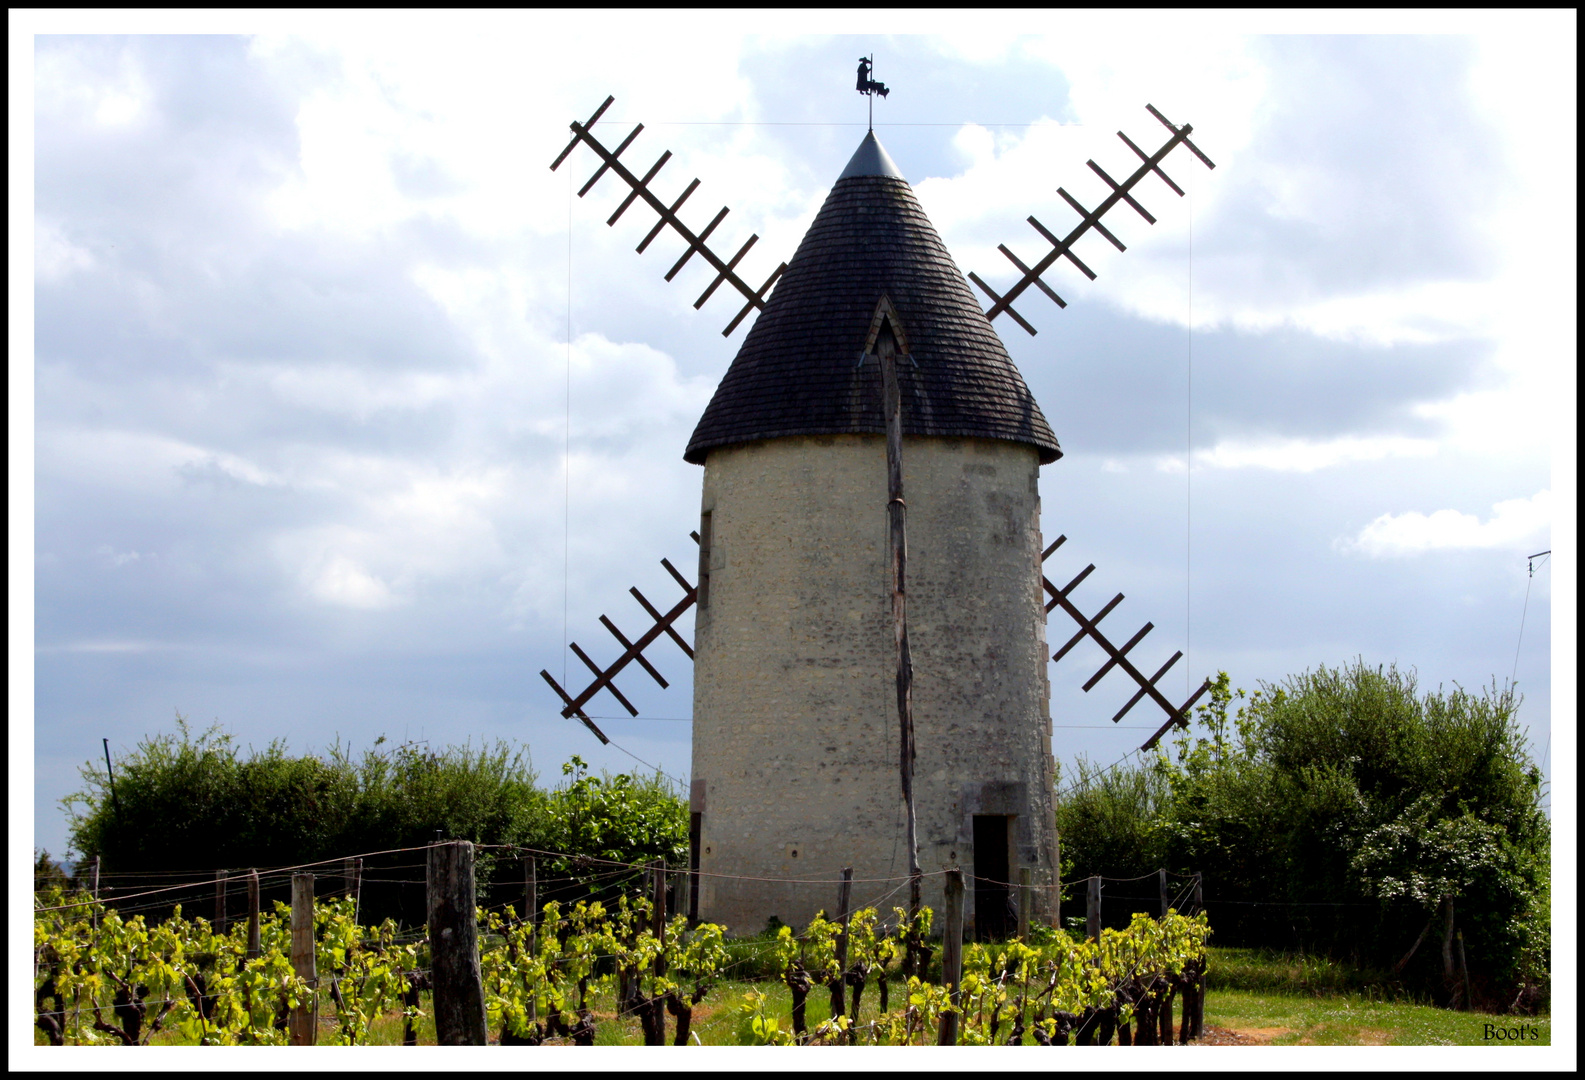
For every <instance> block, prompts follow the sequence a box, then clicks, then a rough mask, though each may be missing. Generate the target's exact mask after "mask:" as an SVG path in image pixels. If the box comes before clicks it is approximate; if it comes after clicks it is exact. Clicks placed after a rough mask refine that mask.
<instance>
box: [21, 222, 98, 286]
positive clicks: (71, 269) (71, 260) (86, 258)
mask: <svg viewBox="0 0 1585 1080" xmlns="http://www.w3.org/2000/svg"><path fill="white" fill-rule="evenodd" d="M93 267H94V257H93V255H92V253H90V252H89V251H88V250H87V249H86V248H83V247H79V246H78V245H76V244H74V243H72V242H71V241H70V240H68V239H66V236H65V234H64V233H62V232H61V230H60V229H59V227H57V226H56V225H54V224H52V223H50V222H47V221H35V222H34V224H33V276H34V278H35V279H36V280H38V281H44V282H56V281H60V280H61V279H63V278H65V277H68V276H70V275H71V274H73V273H75V272H77V271H79V270H91V269H93Z"/></svg>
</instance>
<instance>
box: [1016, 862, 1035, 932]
mask: <svg viewBox="0 0 1585 1080" xmlns="http://www.w3.org/2000/svg"><path fill="white" fill-rule="evenodd" d="M1033 876H1034V875H1033V872H1032V871H1031V870H1030V868H1029V867H1027V866H1020V867H1019V868H1018V940H1019V941H1022V942H1023V943H1024V944H1026V945H1027V944H1029V908H1030V905H1031V904H1033V903H1034V902H1035V896H1034V893H1035V890H1034V888H1033V886H1032V885H1031V879H1032V878H1033Z"/></svg>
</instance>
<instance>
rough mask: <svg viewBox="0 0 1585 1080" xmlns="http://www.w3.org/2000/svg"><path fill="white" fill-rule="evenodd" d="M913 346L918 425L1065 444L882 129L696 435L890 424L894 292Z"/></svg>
mask: <svg viewBox="0 0 1585 1080" xmlns="http://www.w3.org/2000/svg"><path fill="white" fill-rule="evenodd" d="M883 297H885V298H886V299H887V300H888V301H889V303H890V305H891V308H892V309H893V311H894V312H895V314H896V317H897V322H898V323H899V324H900V330H901V336H902V337H903V338H904V339H905V340H906V345H907V348H908V349H909V350H910V352H911V353H912V356H913V362H912V363H906V362H904V363H902V364H900V365H899V369H898V370H899V381H900V383H901V387H902V393H903V432H904V434H906V435H933V436H946V437H973V438H981V439H1005V440H1008V441H1011V442H1019V443H1025V444H1027V445H1030V446H1033V447H1035V448H1036V449H1037V450H1038V451H1039V454H1040V461H1041V463H1042V464H1045V463H1048V462H1052V461H1055V460H1056V459H1057V458H1058V457H1060V456H1061V455H1062V450H1061V448H1060V447H1059V446H1058V445H1057V438H1056V436H1055V435H1054V434H1052V431H1051V427H1050V425H1049V424H1047V423H1046V418H1045V416H1044V415H1042V414H1041V412H1040V406H1038V405H1036V404H1035V399H1034V396H1033V395H1031V394H1030V392H1029V387H1028V386H1026V385H1025V384H1024V379H1023V376H1022V375H1020V374H1019V373H1018V369H1017V367H1015V366H1014V365H1013V362H1012V359H1011V358H1010V357H1009V356H1008V355H1007V350H1006V348H1005V347H1003V345H1002V342H1001V339H1000V338H998V337H997V336H996V331H995V330H993V329H992V328H991V324H990V322H989V320H987V319H986V318H985V314H984V312H983V311H981V309H980V305H979V303H978V301H977V300H976V299H975V296H974V294H973V292H971V291H970V289H969V283H968V281H967V280H966V279H965V278H964V276H963V274H962V273H960V272H959V270H958V268H957V265H956V264H955V263H954V262H953V261H952V257H951V256H950V255H948V254H947V249H946V247H945V246H944V245H943V244H942V243H941V237H940V236H938V235H937V234H936V230H935V227H934V226H932V225H931V224H930V221H929V219H928V218H926V217H925V213H924V210H923V209H922V208H921V207H920V205H919V200H918V199H916V198H915V197H914V193H913V189H912V188H910V187H909V186H908V181H906V180H904V179H903V178H902V174H901V173H900V172H899V171H898V169H897V166H896V165H895V164H894V163H893V162H892V160H891V158H890V157H889V156H888V155H887V153H886V151H885V149H884V148H882V147H881V145H880V143H879V141H877V140H876V138H875V134H874V132H871V133H869V134H868V135H866V136H865V138H864V141H863V143H861V144H860V145H859V148H858V151H857V152H856V153H855V154H854V155H853V159H852V160H851V161H850V162H849V163H848V166H847V168H846V169H845V170H843V173H842V176H841V178H840V179H838V180H837V182H836V185H835V186H834V187H832V189H831V193H830V194H829V195H828V196H826V201H825V205H823V206H822V207H821V208H820V212H819V213H818V214H816V215H815V219H814V223H813V224H812V225H810V226H809V231H808V232H807V233H805V234H804V238H803V241H802V242H801V243H800V244H799V245H798V251H797V253H796V254H795V255H794V256H793V257H792V260H791V261H790V262H789V263H788V264H787V269H786V271H784V272H783V274H782V277H781V280H780V281H778V282H777V283H776V288H775V290H774V291H773V292H772V293H771V296H770V299H768V300H767V301H766V303H765V309H764V310H763V311H762V312H760V315H759V318H758V319H757V320H756V321H755V323H754V325H753V327H752V328H751V329H750V330H749V332H748V335H747V337H746V338H745V339H744V341H743V345H742V347H741V348H740V349H738V353H737V357H736V358H735V359H734V360H733V361H732V366H731V367H729V368H728V369H727V372H726V375H725V376H723V377H722V379H721V384H720V385H719V386H718V387H716V392H715V396H714V397H713V398H712V399H711V400H710V404H709V405H708V406H707V407H706V408H705V411H704V415H703V416H702V417H700V418H699V424H698V426H697V427H695V428H694V432H693V437H692V438H691V439H689V440H688V449H687V450H686V451H685V452H684V454H683V457H684V458H685V459H686V460H688V461H690V462H693V463H694V464H696V465H700V464H703V463H704V459H705V455H706V454H707V453H708V452H709V451H710V450H712V449H714V448H716V447H719V446H730V445H732V444H734V443H742V442H750V441H753V440H756V439H774V438H783V437H786V436H793V435H839V434H875V435H880V434H885V431H886V425H885V418H884V416H883V414H882V410H881V377H880V369H879V365H878V364H877V363H876V362H875V361H874V360H873V359H871V360H869V361H867V362H865V363H863V364H860V363H859V357H860V355H861V354H862V353H863V351H864V348H865V345H866V339H867V338H868V337H869V335H870V331H871V328H872V323H873V322H874V321H875V316H876V311H877V309H878V307H879V305H880V302H881V299H882V298H883Z"/></svg>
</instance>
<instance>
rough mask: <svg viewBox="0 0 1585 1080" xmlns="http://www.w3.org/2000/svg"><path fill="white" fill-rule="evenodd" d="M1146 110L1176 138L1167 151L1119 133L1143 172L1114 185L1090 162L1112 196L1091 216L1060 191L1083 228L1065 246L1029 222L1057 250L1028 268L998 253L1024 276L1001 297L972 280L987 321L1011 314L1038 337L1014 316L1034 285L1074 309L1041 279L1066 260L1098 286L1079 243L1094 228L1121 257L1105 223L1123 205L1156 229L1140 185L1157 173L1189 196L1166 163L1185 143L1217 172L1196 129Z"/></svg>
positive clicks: (1009, 254)
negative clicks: (1149, 149)
mask: <svg viewBox="0 0 1585 1080" xmlns="http://www.w3.org/2000/svg"><path fill="white" fill-rule="evenodd" d="M1145 108H1147V109H1149V110H1150V115H1152V116H1154V117H1155V118H1156V119H1157V120H1160V121H1161V122H1162V123H1163V124H1165V125H1166V127H1167V130H1168V131H1170V132H1172V137H1171V138H1170V139H1168V140H1167V142H1166V144H1165V145H1164V146H1162V147H1161V149H1159V150H1157V151H1156V152H1155V153H1154V154H1146V153H1145V152H1144V151H1143V150H1141V149H1140V148H1139V147H1138V146H1135V145H1134V142H1133V140H1131V139H1130V138H1129V137H1128V136H1127V135H1124V134H1123V133H1122V132H1121V131H1119V132H1118V133H1117V137H1118V138H1119V139H1122V140H1123V142H1124V143H1126V144H1127V145H1128V148H1129V149H1130V150H1132V151H1133V152H1134V153H1136V154H1138V155H1139V157H1140V159H1141V161H1142V162H1143V163H1142V164H1141V165H1140V166H1139V168H1137V169H1135V170H1134V172H1133V173H1132V174H1131V175H1130V176H1129V177H1128V179H1126V180H1124V181H1123V182H1122V183H1118V182H1117V181H1116V180H1113V179H1112V178H1111V177H1110V176H1108V175H1107V174H1106V170H1104V169H1102V168H1101V167H1100V166H1099V165H1097V164H1096V163H1095V161H1094V160H1093V159H1092V160H1090V161H1089V162H1087V164H1088V165H1089V167H1090V168H1091V169H1092V170H1093V171H1094V172H1095V174H1096V175H1097V176H1099V177H1100V178H1101V179H1102V180H1104V181H1106V183H1107V184H1108V185H1109V186H1110V187H1111V189H1112V193H1111V194H1110V195H1108V196H1107V197H1106V198H1105V199H1104V200H1102V201H1101V204H1100V205H1099V206H1097V207H1096V208H1095V209H1094V210H1087V209H1085V208H1084V206H1083V205H1082V204H1081V203H1080V202H1079V201H1078V200H1077V199H1075V198H1074V197H1073V196H1072V195H1069V194H1068V193H1067V192H1066V191H1064V190H1063V189H1062V188H1060V187H1059V188H1058V189H1057V194H1059V195H1061V196H1062V197H1063V198H1064V199H1066V200H1067V203H1068V205H1069V206H1071V207H1073V209H1075V210H1077V211H1078V213H1079V223H1078V225H1076V226H1074V228H1073V230H1072V231H1071V232H1069V233H1068V235H1067V236H1066V237H1064V238H1062V239H1060V240H1059V239H1057V237H1056V236H1054V235H1053V234H1052V233H1051V232H1050V231H1049V230H1048V229H1046V227H1045V226H1044V225H1042V224H1040V222H1038V221H1036V220H1035V219H1034V217H1033V216H1031V217H1030V218H1029V219H1028V220H1029V224H1030V225H1032V226H1033V227H1034V228H1035V230H1036V231H1037V232H1039V233H1040V235H1041V236H1042V237H1043V238H1045V240H1046V242H1047V243H1049V244H1050V245H1051V250H1050V251H1049V252H1047V253H1046V255H1045V256H1044V257H1042V258H1041V259H1040V260H1039V261H1038V262H1036V263H1035V264H1034V265H1033V266H1026V265H1025V264H1024V263H1023V261H1022V260H1020V259H1019V258H1018V256H1016V255H1014V254H1013V253H1012V251H1010V250H1009V249H1008V247H1007V245H1005V244H1001V245H998V249H999V250H1000V251H1001V253H1002V254H1003V255H1005V256H1007V258H1008V260H1009V261H1011V262H1012V264H1013V265H1014V266H1015V267H1017V269H1018V271H1019V274H1020V275H1021V276H1020V277H1019V279H1018V281H1017V282H1015V283H1014V284H1013V286H1012V288H1010V289H1008V290H1007V291H1006V292H1005V293H1002V294H997V293H996V292H995V291H994V290H993V289H992V288H991V287H990V286H989V285H986V284H985V282H983V281H981V280H980V278H979V277H978V276H977V275H975V274H973V273H970V274H969V280H971V281H973V282H974V284H975V285H978V286H979V288H980V291H982V292H983V293H985V295H986V296H988V297H990V299H991V306H990V307H988V308H986V309H985V317H986V318H987V319H995V318H996V316H998V315H1000V314H1002V313H1003V312H1006V313H1007V314H1008V315H1010V316H1011V317H1012V319H1013V321H1014V322H1016V323H1017V324H1018V325H1019V326H1021V327H1023V328H1024V330H1025V331H1027V332H1028V333H1029V334H1030V335H1031V336H1033V335H1034V333H1035V328H1034V327H1032V326H1030V325H1029V323H1028V322H1027V321H1025V320H1024V318H1023V317H1022V316H1020V315H1019V314H1018V312H1016V311H1014V310H1013V307H1012V304H1013V301H1014V300H1017V299H1018V298H1019V296H1021V295H1023V293H1024V291H1025V290H1026V289H1028V288H1029V287H1030V286H1031V285H1034V286H1035V287H1037V288H1039V289H1040V290H1041V291H1042V292H1044V293H1045V294H1046V296H1048V297H1050V298H1051V300H1052V301H1054V302H1055V303H1056V305H1057V306H1058V307H1067V306H1068V305H1067V304H1066V303H1064V302H1063V300H1062V298H1061V297H1060V296H1058V295H1057V294H1056V293H1055V292H1054V291H1052V289H1051V287H1050V286H1048V285H1047V284H1046V283H1045V281H1043V280H1042V279H1041V276H1040V275H1042V274H1044V273H1045V272H1046V271H1047V270H1049V269H1050V268H1051V267H1052V265H1054V264H1055V263H1056V261H1057V260H1058V259H1063V258H1065V259H1067V260H1068V261H1069V262H1071V263H1073V265H1074V266H1076V267H1078V268H1079V270H1080V271H1081V272H1082V273H1083V274H1084V275H1085V276H1086V277H1088V278H1089V279H1090V280H1091V281H1094V280H1095V273H1094V271H1092V270H1091V269H1090V268H1089V267H1088V266H1085V265H1084V263H1083V262H1081V261H1080V260H1079V258H1078V257H1077V256H1076V255H1074V254H1073V245H1074V244H1075V243H1077V242H1078V240H1079V238H1080V237H1081V236H1083V235H1084V234H1085V233H1086V232H1088V231H1089V230H1090V229H1092V228H1093V229H1094V230H1095V231H1097V232H1099V233H1100V234H1101V235H1102V236H1104V237H1106V239H1108V240H1110V241H1111V242H1112V244H1113V245H1114V246H1115V247H1116V248H1117V250H1118V251H1123V250H1125V248H1124V247H1123V244H1122V241H1120V240H1118V239H1117V237H1115V236H1113V235H1112V234H1111V233H1110V232H1108V231H1107V229H1106V227H1105V226H1103V225H1102V224H1101V217H1102V216H1103V215H1104V214H1105V213H1106V212H1107V211H1108V210H1110V209H1111V208H1112V207H1114V206H1116V205H1117V204H1118V203H1119V202H1126V203H1128V205H1129V206H1132V207H1133V208H1134V209H1135V210H1137V211H1138V212H1139V213H1140V215H1141V216H1143V217H1144V219H1145V220H1146V221H1148V222H1150V223H1151V224H1155V221H1156V219H1155V218H1154V217H1153V216H1151V213H1150V211H1148V210H1146V209H1145V208H1144V207H1143V206H1141V205H1140V204H1139V202H1138V200H1136V199H1135V198H1134V196H1133V195H1132V191H1133V188H1134V185H1136V184H1138V183H1139V181H1141V180H1143V179H1144V178H1145V177H1146V176H1148V175H1149V174H1151V173H1155V174H1156V175H1157V176H1159V177H1161V179H1162V180H1163V181H1165V182H1166V185H1167V186H1168V187H1170V188H1171V189H1172V190H1173V191H1175V192H1177V193H1178V194H1179V195H1182V194H1183V189H1182V188H1180V187H1179V186H1178V185H1177V184H1175V183H1173V181H1172V179H1171V178H1170V177H1169V176H1167V174H1166V173H1165V172H1163V171H1162V169H1161V161H1162V159H1163V158H1165V157H1166V156H1167V155H1168V154H1170V153H1171V152H1172V151H1173V149H1175V148H1176V147H1177V146H1178V144H1179V143H1182V144H1183V145H1185V146H1187V147H1188V148H1189V149H1190V150H1192V151H1193V152H1194V155H1195V156H1196V157H1198V158H1199V159H1200V160H1201V161H1203V162H1205V164H1206V166H1207V167H1209V168H1212V169H1214V168H1216V166H1215V165H1214V164H1213V163H1212V162H1211V159H1210V158H1208V157H1206V156H1205V155H1204V154H1202V153H1200V148H1199V147H1197V146H1195V145H1194V144H1193V143H1192V142H1190V141H1189V135H1190V133H1191V132H1193V130H1194V128H1193V127H1192V126H1190V125H1189V124H1184V125H1183V126H1182V127H1181V128H1180V127H1174V126H1173V125H1172V124H1171V123H1170V122H1169V121H1168V120H1167V118H1166V117H1165V116H1162V115H1161V113H1160V112H1158V111H1157V110H1156V107H1155V106H1154V105H1146V106H1145Z"/></svg>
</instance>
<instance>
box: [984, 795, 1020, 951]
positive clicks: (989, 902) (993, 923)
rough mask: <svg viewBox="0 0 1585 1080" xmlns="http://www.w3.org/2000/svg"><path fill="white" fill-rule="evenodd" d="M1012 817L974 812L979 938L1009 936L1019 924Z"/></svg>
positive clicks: (985, 939)
mask: <svg viewBox="0 0 1585 1080" xmlns="http://www.w3.org/2000/svg"><path fill="white" fill-rule="evenodd" d="M1011 821H1012V818H1010V817H1008V816H1007V815H1005V814H975V815H974V936H975V938H976V939H977V940H979V941H1001V940H1005V939H1006V938H1007V937H1008V935H1010V934H1012V933H1013V932H1014V929H1015V928H1016V927H1017V925H1018V914H1017V912H1015V911H1014V910H1013V904H1012V900H1013V890H1012V887H1011V886H1010V884H1009V883H1010V882H1011V880H1012V872H1011V871H1012V868H1011V860H1010V859H1009V858H1008V834H1009V832H1010V831H1011V830H1010V829H1009V823H1010V822H1011Z"/></svg>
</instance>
